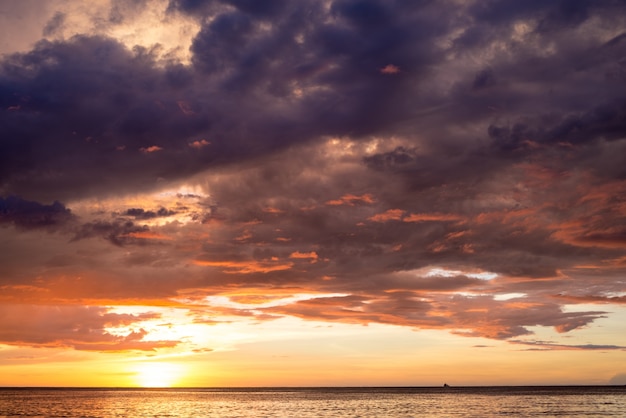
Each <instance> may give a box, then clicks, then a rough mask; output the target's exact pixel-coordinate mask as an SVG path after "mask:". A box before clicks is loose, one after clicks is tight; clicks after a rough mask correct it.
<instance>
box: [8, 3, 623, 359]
mask: <svg viewBox="0 0 626 418" xmlns="http://www.w3.org/2000/svg"><path fill="white" fill-rule="evenodd" d="M156 4H157V3H155V2H150V1H148V0H145V1H134V2H119V1H115V2H112V3H111V4H110V7H109V6H107V7H108V8H107V11H106V13H104V14H99V15H98V16H105V18H102V19H99V20H98V19H95V20H98V21H100V22H101V25H102V28H101V30H99V31H97V33H80V34H77V35H75V36H65V37H63V36H61V35H63V34H65V32H64V31H65V29H64V28H66V26H71V25H70V23H71V22H70V20H71V18H72V15H71V14H69V13H66V14H63V12H59V14H51V15H50V16H51V18H52V19H51V20H48V21H47V22H48V23H47V24H46V25H45V28H44V29H45V31H46V33H48V34H49V36H50V38H51V39H47V40H40V41H39V42H38V43H36V44H34V45H33V46H32V48H30V49H29V50H25V51H22V52H19V53H12V54H9V55H6V56H4V57H3V58H2V59H1V61H0V92H1V94H0V128H1V129H2V132H3V133H4V134H3V135H2V136H1V138H0V193H1V194H2V196H3V197H1V198H0V223H2V224H3V225H12V226H15V228H4V231H6V234H7V237H8V238H7V241H6V242H3V243H0V246H1V247H0V249H1V250H2V251H0V260H1V261H2V262H1V263H0V269H1V270H2V273H3V275H2V278H1V279H0V285H2V286H6V287H3V291H6V293H5V294H4V295H3V297H4V298H5V299H4V300H7V301H12V302H15V301H16V300H19V298H25V300H28V301H29V302H30V301H32V302H33V303H34V302H36V300H40V301H46V303H57V302H58V303H64V304H70V305H71V304H76V303H79V301H83V300H93V301H96V300H97V301H100V302H99V303H103V301H106V302H107V303H109V302H115V301H118V302H120V303H122V302H123V303H130V302H129V301H132V303H139V302H138V301H144V302H145V303H160V304H164V305H168V304H178V305H183V306H186V307H191V308H193V307H197V305H195V304H199V303H203V304H204V305H203V306H205V307H206V305H207V302H206V300H204V299H203V298H205V297H206V296H207V295H222V296H225V297H232V298H236V299H237V300H239V301H246V300H248V301H252V300H254V298H255V297H253V296H254V295H258V294H259V293H261V294H275V293H272V292H279V291H282V292H287V293H288V292H291V293H293V294H295V293H307V292H310V293H311V294H326V293H330V294H341V295H345V296H333V297H327V298H324V297H320V298H313V299H310V300H299V301H292V302H290V303H284V304H281V305H277V306H272V307H264V308H263V310H259V311H254V309H253V308H250V307H245V308H241V309H239V308H231V309H230V310H229V311H228V314H229V315H231V314H232V315H236V314H239V315H242V316H254V315H258V318H259V320H261V319H263V318H275V317H276V316H278V315H294V316H297V317H301V318H305V319H310V320H328V321H342V322H350V323H370V322H379V323H385V324H394V325H401V326H407V327H415V328H429V329H443V330H449V331H452V332H456V333H457V334H458V335H463V336H480V337H486V338H493V339H500V340H507V339H516V338H518V337H519V336H523V335H531V333H532V332H533V327H537V326H540V327H552V328H554V329H555V330H557V331H558V332H560V333H566V332H572V331H574V330H578V329H581V328H583V327H586V326H590V325H592V324H593V322H594V321H595V320H596V319H598V318H604V317H605V316H608V315H610V314H609V313H607V312H604V311H599V310H592V309H591V308H588V309H585V310H584V311H583V312H577V313H571V312H569V311H568V310H567V309H565V307H564V306H565V305H567V304H574V303H576V304H588V303H597V304H601V303H602V304H604V303H614V304H617V303H619V304H622V303H623V296H615V295H618V293H617V292H622V291H623V285H622V282H621V277H623V274H624V269H625V267H626V263H625V262H624V258H623V257H624V255H623V249H624V244H625V231H626V201H625V200H624V198H623V197H622V196H625V195H626V182H625V181H624V179H625V178H626V171H625V168H624V161H623V155H625V153H626V141H625V139H626V125H625V124H624V120H626V118H625V117H624V116H625V115H624V113H625V109H626V106H625V102H624V97H623V90H622V89H621V88H619V86H621V85H622V84H623V82H624V80H626V76H625V74H626V71H625V68H624V63H623V59H622V57H623V56H625V53H626V41H625V39H626V38H625V35H624V33H623V29H622V28H623V27H625V24H626V21H625V18H624V15H623V13H621V12H622V11H623V10H622V6H621V5H620V3H619V2H612V1H607V2H588V1H577V2H571V4H570V2H543V1H526V2H517V3H512V2H508V1H506V2H505V1H469V2H463V3H462V4H460V3H459V2H446V1H444V2H442V3H440V2H399V1H384V0H380V1H374V0H366V1H364V0H358V1H357V0H337V1H330V2H319V1H307V0H303V1H299V2H287V1H281V0H276V1H266V2H258V1H243V0H228V1H227V0H223V1H209V0H206V1H191V0H171V1H169V2H161V3H158V4H159V5H161V6H162V7H161V8H162V9H163V10H162V12H163V13H165V14H164V16H163V21H162V23H163V25H170V24H173V23H172V22H179V23H180V22H187V23H185V25H187V26H184V28H186V29H185V30H187V31H188V32H189V33H188V36H189V39H190V45H189V54H190V55H189V60H188V61H184V60H178V59H177V58H176V56H177V55H175V54H174V55H169V56H168V54H167V53H161V52H159V48H158V47H156V46H154V47H153V46H150V45H149V44H146V42H147V41H146V42H144V43H142V44H141V45H139V44H138V45H137V46H136V47H133V46H132V45H130V46H129V43H128V41H127V40H126V39H122V38H124V37H123V36H121V35H120V36H119V37H118V38H116V37H115V35H116V34H117V33H124V32H123V31H122V29H124V28H130V27H132V22H134V21H135V20H137V19H139V16H142V13H147V12H148V11H149V10H153V9H154V7H152V6H155V5H156ZM165 9H167V11H166V10H165ZM63 16H65V17H63ZM190 22H192V23H190ZM181 24H182V23H181ZM125 25H131V26H125ZM43 27H44V26H42V28H43ZM159 27H160V26H159ZM112 28H117V29H116V30H119V31H121V32H116V31H115V30H113V29H112ZM181 30H182V29H181ZM181 48H182V46H181ZM185 49H186V47H185ZM42 202H46V203H42ZM49 202H54V203H49ZM59 202H64V203H59ZM39 229H46V230H54V231H58V232H60V233H59V234H44V235H46V237H44V238H41V237H40V236H39V235H37V234H36V232H37V231H38V230H39ZM111 244H113V245H111ZM436 269H439V271H442V269H443V270H445V271H451V272H455V273H454V274H452V275H450V276H445V275H433V274H430V275H429V272H431V271H437V270H436ZM87 273H91V274H87ZM477 274H483V275H488V277H490V279H488V280H484V279H480V278H478V277H480V276H477ZM78 277H82V278H83V279H82V282H79V280H78V279H77V278H78ZM485 277H486V276H485ZM246 292H247V293H249V295H253V296H248V298H247V299H246ZM503 295H509V296H510V295H516V296H512V297H507V298H505V299H503ZM183 296H184V297H183ZM181 300H182V301H181ZM186 304H188V305H186ZM178 305H177V306H178ZM207 309H208V308H207ZM90 312H91V311H89V312H87V315H88V316H89V315H92V316H94V317H98V318H99V317H100V316H104V315H106V313H104V312H100V311H98V312H97V315H96V314H94V313H93V312H91V313H90ZM220 312H226V311H220ZM213 320H214V319H213ZM93 327H94V328H93V329H95V330H96V331H97V332H96V335H99V340H98V341H93V342H89V341H83V342H76V343H71V344H72V346H74V347H83V345H81V344H87V345H84V346H85V347H92V348H93V347H96V346H97V345H98V344H105V345H106V344H112V345H115V344H118V346H127V347H130V346H131V345H133V344H135V345H136V346H138V347H139V346H141V344H142V343H143V342H145V341H144V340H143V334H142V331H140V328H136V329H134V331H132V333H129V334H128V335H127V336H126V337H127V338H128V339H127V340H123V339H120V338H121V337H115V338H114V337H106V336H105V337H106V338H105V337H102V336H104V331H102V329H101V328H98V325H94V326H93ZM100 337H102V338H100ZM126 337H124V338H126ZM24 338H25V339H26V340H29V338H31V337H28V338H27V337H24ZM68 338H69V337H68ZM107 338H109V339H108V340H107ZM29 341H30V340H29ZM51 341H52V340H51ZM63 341H69V339H66V340H63ZM77 341H78V340H77ZM64 344H70V343H67V342H66V343H64ZM89 344H92V345H89ZM164 344H167V343H164ZM555 344H557V343H555ZM557 345H558V344H557ZM597 346H598V347H599V346H602V344H599V345H597ZM592 347H595V345H593V344H592V345H590V346H588V347H586V348H587V349H591V348H592ZM534 348H539V349H545V348H550V349H556V348H558V347H557V346H556V345H555V346H546V345H543V346H537V347H534ZM578 348H580V349H583V348H584V347H583V346H580V347H578Z"/></svg>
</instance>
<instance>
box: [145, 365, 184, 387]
mask: <svg viewBox="0 0 626 418" xmlns="http://www.w3.org/2000/svg"><path fill="white" fill-rule="evenodd" d="M134 370H135V373H136V377H135V379H136V381H137V384H138V385H139V386H141V387H144V388H166V387H171V386H175V385H176V384H177V383H178V381H179V380H180V378H181V375H182V369H181V367H180V366H178V365H176V364H172V363H161V362H145V363H140V364H137V365H136V366H135V367H134Z"/></svg>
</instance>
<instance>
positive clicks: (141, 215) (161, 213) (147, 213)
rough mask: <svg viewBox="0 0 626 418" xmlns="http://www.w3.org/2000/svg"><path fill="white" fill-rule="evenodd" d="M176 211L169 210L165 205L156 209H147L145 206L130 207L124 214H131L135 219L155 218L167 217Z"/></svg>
mask: <svg viewBox="0 0 626 418" xmlns="http://www.w3.org/2000/svg"><path fill="white" fill-rule="evenodd" d="M176 213H177V212H176V211H173V210H168V209H165V208H163V207H161V208H159V209H158V210H156V211H152V210H145V209H143V208H130V209H128V210H126V212H124V213H123V215H126V216H130V217H133V218H135V219H140V220H146V219H154V218H166V217H168V216H172V215H175V214H176Z"/></svg>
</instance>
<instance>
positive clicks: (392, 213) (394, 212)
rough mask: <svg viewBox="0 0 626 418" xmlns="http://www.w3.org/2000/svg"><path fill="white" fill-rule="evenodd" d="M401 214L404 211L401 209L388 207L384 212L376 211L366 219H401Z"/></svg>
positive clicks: (384, 220) (383, 220)
mask: <svg viewBox="0 0 626 418" xmlns="http://www.w3.org/2000/svg"><path fill="white" fill-rule="evenodd" d="M403 214H404V211H403V210H402V209H389V210H388V211H386V212H383V213H378V214H376V215H374V216H370V217H369V218H367V219H368V220H370V221H372V222H388V221H399V220H401V219H402V215H403Z"/></svg>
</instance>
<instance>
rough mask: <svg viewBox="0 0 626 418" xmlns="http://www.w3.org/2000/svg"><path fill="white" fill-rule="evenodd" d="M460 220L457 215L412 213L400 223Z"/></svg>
mask: <svg viewBox="0 0 626 418" xmlns="http://www.w3.org/2000/svg"><path fill="white" fill-rule="evenodd" d="M460 219H462V218H461V217H460V216H458V215H451V214H445V213H412V214H410V215H408V216H405V217H404V219H402V221H404V222H435V221H440V222H448V221H458V220H460Z"/></svg>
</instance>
